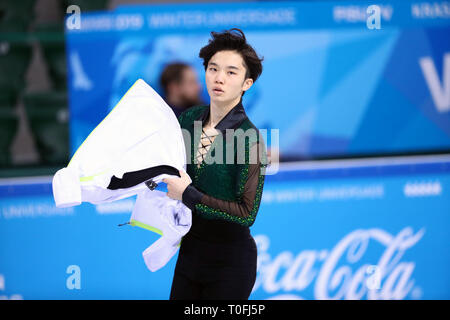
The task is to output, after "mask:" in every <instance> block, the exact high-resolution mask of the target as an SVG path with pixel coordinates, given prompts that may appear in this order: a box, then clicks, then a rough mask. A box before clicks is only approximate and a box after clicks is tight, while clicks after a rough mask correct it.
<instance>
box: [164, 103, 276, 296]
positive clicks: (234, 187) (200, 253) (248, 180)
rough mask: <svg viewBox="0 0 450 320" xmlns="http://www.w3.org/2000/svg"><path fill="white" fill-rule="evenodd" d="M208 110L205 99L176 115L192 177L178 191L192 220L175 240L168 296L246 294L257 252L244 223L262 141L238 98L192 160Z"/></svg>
mask: <svg viewBox="0 0 450 320" xmlns="http://www.w3.org/2000/svg"><path fill="white" fill-rule="evenodd" d="M209 111H210V106H209V105H208V106H198V107H193V108H190V109H188V110H186V111H185V112H183V113H182V114H181V115H180V116H179V118H178V119H179V122H180V125H181V128H182V129H184V133H185V144H186V153H187V155H188V159H187V173H188V174H189V176H190V177H191V179H192V183H191V184H190V185H189V186H188V187H187V188H186V190H185V191H184V193H183V203H184V204H185V205H187V206H188V207H189V208H190V209H191V210H192V226H191V229H190V230H189V232H188V233H187V234H186V236H185V237H184V238H183V240H182V242H181V247H180V252H179V255H178V260H177V265H176V268H175V275H174V280H173V283H172V290H171V299H248V296H249V295H250V292H251V290H252V288H253V284H254V282H255V279H256V258H257V252H256V244H255V241H254V239H253V237H252V236H251V234H250V226H252V225H253V223H254V222H255V219H256V216H257V213H258V209H259V206H260V202H261V197H262V191H263V186H264V178H265V167H266V165H267V157H266V152H265V145H264V141H263V139H262V138H261V136H260V133H259V131H258V129H257V128H256V127H255V126H254V125H253V123H252V122H251V121H250V120H249V118H248V117H247V115H246V113H245V110H244V108H243V106H242V100H241V101H240V102H239V103H238V104H237V105H236V106H235V107H234V108H233V109H231V110H230V111H229V112H228V114H227V115H225V117H224V118H222V120H221V121H220V122H219V123H218V124H217V125H216V127H215V129H216V130H218V131H219V134H218V135H217V136H216V138H215V139H214V141H213V143H212V144H211V145H210V148H209V150H208V152H207V154H206V156H205V158H204V160H203V161H202V162H201V164H200V165H199V166H198V165H197V162H196V157H195V155H196V154H197V147H198V145H199V142H200V134H201V129H202V127H203V126H204V124H205V123H206V122H207V121H208V119H209ZM198 129H199V130H198ZM230 129H231V130H230Z"/></svg>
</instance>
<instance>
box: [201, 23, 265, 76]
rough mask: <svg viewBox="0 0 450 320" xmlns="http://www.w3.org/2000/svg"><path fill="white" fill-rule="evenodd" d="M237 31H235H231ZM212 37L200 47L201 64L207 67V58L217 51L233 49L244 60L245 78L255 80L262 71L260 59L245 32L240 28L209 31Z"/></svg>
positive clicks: (261, 59)
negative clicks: (248, 41)
mask: <svg viewBox="0 0 450 320" xmlns="http://www.w3.org/2000/svg"><path fill="white" fill-rule="evenodd" d="M233 31H237V32H233ZM211 36H212V39H210V40H209V42H208V44H207V45H206V46H204V47H203V48H201V49H200V53H199V57H200V58H202V59H203V66H204V67H205V70H206V68H207V67H208V63H209V60H210V59H211V57H212V56H213V55H215V54H216V53H217V52H218V51H224V50H232V51H233V50H235V51H237V52H238V53H239V54H240V55H241V56H242V59H243V60H244V63H245V67H246V74H245V79H247V78H251V79H253V82H255V81H256V80H257V79H258V78H259V76H260V75H261V73H262V69H263V67H262V63H261V62H262V61H263V59H264V58H259V57H258V54H257V53H256V51H255V49H253V47H252V46H251V45H250V44H248V43H247V39H246V38H245V34H244V32H243V31H242V30H241V29H238V28H232V29H230V30H225V31H223V32H214V31H212V32H211Z"/></svg>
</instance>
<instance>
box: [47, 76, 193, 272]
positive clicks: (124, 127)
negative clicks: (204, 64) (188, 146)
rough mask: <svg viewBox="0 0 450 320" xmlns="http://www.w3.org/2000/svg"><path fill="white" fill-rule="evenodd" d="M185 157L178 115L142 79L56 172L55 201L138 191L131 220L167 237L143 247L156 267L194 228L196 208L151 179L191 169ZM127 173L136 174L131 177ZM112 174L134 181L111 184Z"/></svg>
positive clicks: (64, 203) (98, 199)
mask: <svg viewBox="0 0 450 320" xmlns="http://www.w3.org/2000/svg"><path fill="white" fill-rule="evenodd" d="M185 161H186V151H185V147H184V142H183V135H182V132H181V128H180V125H179V123H178V120H177V118H176V116H175V114H174V113H173V111H172V109H171V108H170V107H169V106H168V105H167V104H166V103H165V102H164V100H163V99H162V98H161V97H160V96H159V95H158V94H157V93H156V92H155V91H154V90H153V89H152V88H151V87H150V86H149V85H148V84H147V83H145V81H144V80H142V79H139V80H137V81H136V82H135V83H134V85H133V86H132V87H131V88H130V89H129V90H128V91H127V93H126V94H125V95H124V96H123V97H122V99H121V100H120V101H119V103H118V104H117V105H116V106H115V107H114V108H113V109H112V110H111V112H110V113H109V114H108V115H107V116H106V117H105V118H104V119H103V121H102V122H101V123H100V124H99V125H98V126H97V127H96V128H95V129H94V130H93V131H92V132H91V133H90V134H89V136H88V137H87V138H86V140H85V141H84V142H83V143H82V144H81V146H80V147H79V148H78V150H77V151H76V152H75V154H74V155H73V157H72V159H71V160H70V162H69V164H68V165H67V167H65V168H62V169H60V170H58V171H57V172H56V173H55V175H54V177H53V181H52V188H53V196H54V199H55V203H56V206H57V207H68V206H76V205H80V204H81V203H82V202H90V203H93V204H101V203H105V202H111V201H115V200H119V199H123V198H126V197H130V196H134V195H138V196H137V199H136V204H135V207H134V209H133V212H132V215H131V219H130V224H131V225H135V226H139V227H144V228H146V229H149V230H152V231H155V230H158V231H160V232H158V233H160V234H161V235H162V237H161V238H160V239H158V240H157V241H155V243H154V244H152V245H151V246H150V247H148V248H147V249H146V250H145V251H144V252H143V256H144V261H145V263H146V265H147V267H148V268H149V269H150V270H151V271H156V270H158V269H159V268H161V267H162V266H164V265H165V264H166V263H167V262H168V261H169V260H170V258H171V257H172V256H173V255H174V254H175V253H176V249H177V248H178V247H179V243H180V241H181V237H182V236H184V235H185V234H186V233H187V232H188V231H189V229H190V226H191V221H192V220H191V210H190V209H189V208H188V207H186V206H185V205H184V204H183V203H182V202H181V201H178V200H173V199H171V198H169V197H167V196H166V195H165V193H163V192H161V191H157V190H151V189H150V186H149V187H148V186H147V185H146V181H148V180H150V179H148V178H149V177H148V175H149V174H151V177H150V178H151V180H152V181H153V182H154V183H156V184H158V183H160V182H161V181H162V180H163V179H164V178H166V177H169V176H173V175H175V174H176V175H177V174H178V170H185V169H186V163H185ZM147 169H150V171H148V170H147ZM168 169H172V170H168ZM146 170H147V171H146ZM127 174H128V175H129V174H133V175H134V178H133V179H131V180H130V179H129V176H127ZM141 176H142V177H141ZM113 179H115V180H116V181H122V183H124V182H125V181H128V185H129V184H130V181H132V182H131V183H132V184H133V183H134V184H133V185H130V186H127V187H123V188H122V187H121V188H118V187H116V188H115V189H114V188H113V189H109V188H108V186H111V185H112V181H113ZM121 179H123V180H121ZM136 181H137V182H136ZM118 185H119V186H121V184H120V183H119V184H118Z"/></svg>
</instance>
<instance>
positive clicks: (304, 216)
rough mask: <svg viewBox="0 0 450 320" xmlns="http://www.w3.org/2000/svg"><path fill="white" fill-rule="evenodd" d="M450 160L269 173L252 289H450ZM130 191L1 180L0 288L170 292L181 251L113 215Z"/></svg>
mask: <svg viewBox="0 0 450 320" xmlns="http://www.w3.org/2000/svg"><path fill="white" fill-rule="evenodd" d="M449 190H450V158H449V156H434V157H430V156H424V157H420V158H398V159H372V160H352V161H337V162H336V161H334V162H333V161H331V162H324V163H321V164H318V163H297V164H289V165H284V166H281V167H280V171H279V172H278V174H276V175H271V176H267V177H266V184H265V189H264V193H263V198H262V203H261V207H260V211H259V213H258V216H257V219H256V222H255V224H254V225H253V226H252V227H251V233H252V235H253V237H254V238H255V240H256V242H257V245H258V276H257V280H256V283H255V286H254V290H253V292H252V294H251V296H250V299H299V298H302V299H449V298H450V277H449V275H448V272H447V271H448V269H449V268H450V254H449V250H448V249H449V247H448V245H449V243H450V235H449V233H448V228H449V226H450V217H449V212H450V194H449ZM134 200H135V199H134V197H132V198H127V199H123V200H120V201H118V202H113V203H110V204H103V205H97V206H95V205H92V204H89V203H84V204H82V205H80V206H77V207H71V208H65V209H59V208H56V207H55V205H54V201H53V196H52V191H51V177H42V178H40V179H34V180H33V179H29V180H28V181H27V179H13V180H2V181H1V182H0V212H1V215H0V243H1V245H0V297H1V298H8V299H11V298H13V299H14V298H23V299H168V297H169V293H170V286H171V281H172V277H173V271H174V268H175V262H176V257H177V256H175V257H174V258H173V259H172V260H171V261H170V262H169V263H168V264H167V265H166V266H165V267H163V268H162V269H160V270H159V271H157V272H155V273H152V272H150V271H149V270H147V269H146V266H145V264H144V261H143V259H142V256H141V254H142V251H144V249H145V248H147V247H148V246H149V245H151V244H152V243H153V242H154V241H155V240H156V239H158V237H159V236H158V235H157V234H155V233H152V232H150V231H146V230H144V229H140V228H136V227H131V226H122V227H118V226H117V225H118V224H120V223H123V222H126V221H127V220H128V219H129V217H130V214H131V210H132V207H133V204H134Z"/></svg>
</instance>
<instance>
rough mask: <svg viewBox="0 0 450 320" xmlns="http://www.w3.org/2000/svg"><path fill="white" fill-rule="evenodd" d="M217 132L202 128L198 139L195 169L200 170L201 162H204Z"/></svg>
mask: <svg viewBox="0 0 450 320" xmlns="http://www.w3.org/2000/svg"><path fill="white" fill-rule="evenodd" d="M218 134H219V132H218V131H217V130H216V129H214V128H208V129H206V130H205V128H202V135H201V137H200V142H199V144H198V149H197V167H198V168H200V165H201V164H202V162H203V160H205V157H206V154H207V153H208V150H209V148H210V147H211V144H212V143H213V141H214V139H215V138H216V136H217V135H218Z"/></svg>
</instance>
